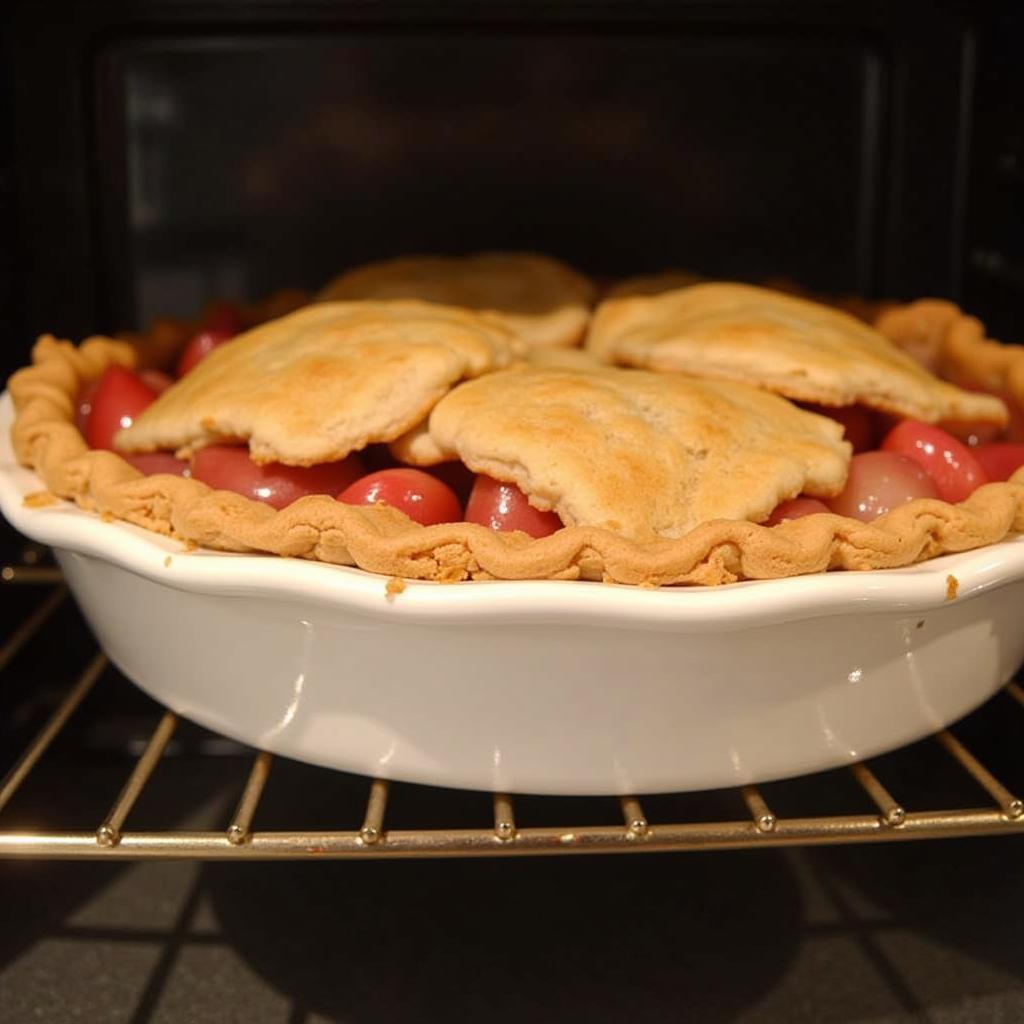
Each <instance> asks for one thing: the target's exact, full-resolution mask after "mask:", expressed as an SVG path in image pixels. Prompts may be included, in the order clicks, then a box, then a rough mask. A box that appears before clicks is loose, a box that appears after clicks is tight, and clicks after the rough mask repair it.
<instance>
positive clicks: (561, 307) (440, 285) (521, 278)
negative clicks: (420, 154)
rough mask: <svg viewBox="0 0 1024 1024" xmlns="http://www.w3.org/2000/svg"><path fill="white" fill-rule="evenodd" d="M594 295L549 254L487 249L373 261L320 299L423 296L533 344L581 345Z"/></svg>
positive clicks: (329, 287) (578, 276)
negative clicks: (486, 317) (478, 315)
mask: <svg viewBox="0 0 1024 1024" xmlns="http://www.w3.org/2000/svg"><path fill="white" fill-rule="evenodd" d="M594 296H595V289H594V286H593V285H592V284H591V283H590V281H589V280H588V279H587V278H585V277H584V276H583V275H582V274H579V273H577V272H576V271H575V270H573V269H572V268H571V267H568V266H566V264H564V263H562V262H560V261H559V260H555V259H552V258H551V257H550V256H541V255H538V254H536V253H518V252H481V253H475V254H473V255H470V256H406V257H403V258H401V259H394V260H384V261H382V262H380V263H369V264H366V265H365V266H362V267H356V268H355V269H353V270H348V271H346V272H345V273H344V274H342V275H341V276H340V277H337V278H335V279H334V280H333V281H332V282H331V283H330V284H328V285H327V286H326V287H325V288H324V289H323V290H322V291H321V292H320V294H319V295H318V296H317V299H318V300H319V301H338V300H353V299H422V300H423V301H426V302H439V303H442V304H444V305H448V306H463V307H465V308H467V309H473V310H477V311H480V312H485V313H488V314H490V315H491V316H493V317H495V318H496V319H498V320H500V321H501V322H502V323H503V324H504V325H505V326H506V327H507V328H508V329H509V330H510V331H511V332H512V333H513V334H514V335H515V336H516V337H517V338H519V339H520V340H521V341H522V342H523V344H525V345H527V346H530V347H533V346H552V345H553V346H571V345H576V344H579V342H580V340H581V339H582V337H583V333H584V331H585V330H586V327H587V321H588V319H589V318H590V307H591V306H592V305H593V303H594Z"/></svg>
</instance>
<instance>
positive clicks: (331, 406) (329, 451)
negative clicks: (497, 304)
mask: <svg viewBox="0 0 1024 1024" xmlns="http://www.w3.org/2000/svg"><path fill="white" fill-rule="evenodd" d="M511 346H512V338H511V336H510V335H509V334H508V332H507V331H506V330H505V328H504V327H502V326H501V324H498V323H496V322H494V321H493V320H490V319H488V318H487V317H485V316H481V315H479V314H476V313H473V312H470V311H468V310H464V309H451V308H448V307H445V306H439V305H434V304H432V303H425V302H413V301H406V302H331V303H319V304H317V305H313V306H307V307H305V308H303V309H300V310H299V311H298V312H296V313H292V314H290V315H289V316H286V317H282V318H281V319H280V320H273V321H271V322H270V323H267V324H264V325H263V326H262V327H257V328H256V329H255V330H252V331H248V332H247V333H245V334H242V335H239V336H238V337H237V338H234V339H232V340H231V341H229V342H227V343H226V344H224V345H221V346H219V347H218V348H216V349H215V350H214V351H213V352H211V353H210V355H208V356H207V357H206V358H205V359H204V360H203V361H202V362H201V363H199V365H198V366H196V368H195V369H194V370H192V371H191V373H189V374H188V375H187V376H186V377H184V378H182V380H180V381H179V382H178V383H177V384H175V385H174V386H173V387H172V388H169V389H168V390H167V391H165V392H164V393H163V394H162V395H161V396H160V397H159V398H158V399H157V400H156V401H155V402H154V403H153V404H152V405H151V406H150V407H149V408H148V409H146V411H145V412H144V413H143V414H142V415H141V416H140V417H139V418H138V419H137V420H136V421H135V423H134V424H133V425H132V426H131V427H129V428H128V429H127V430H122V431H121V432H120V433H119V434H118V436H117V441H116V443H117V446H118V448H119V449H120V450H121V451H124V452H148V451H155V450H159V449H175V450H178V451H183V450H184V451H188V450H192V449H195V448H200V447H203V446H204V445H208V444H215V443H217V442H220V441H248V443H249V450H250V454H251V456H252V458H253V460H254V461H256V462H263V463H265V462H283V463H286V464H287V465H291V466H309V465H313V464H315V463H318V462H331V461H334V460H335V459H342V458H344V457H345V456H346V455H348V454H349V452H352V451H356V450H358V449H360V448H363V447H365V446H366V445H367V444H369V443H371V442H374V441H391V440H394V438H396V437H399V436H400V435H401V434H403V433H405V432H406V431H407V430H409V429H410V428H411V427H413V426H414V425H415V424H416V423H418V422H421V421H422V420H423V419H424V417H425V416H426V415H427V413H428V412H429V411H430V410H431V409H432V408H433V406H434V405H435V403H436V402H437V401H438V400H439V399H440V398H442V397H443V396H444V395H445V393H446V392H447V391H448V389H449V388H450V387H451V386H452V385H453V384H456V383H457V382H458V381H460V380H463V379H465V378H467V377H476V376H478V375H479V374H481V373H486V372H488V371H489V370H494V369H498V368H500V367H502V366H505V365H507V364H508V362H509V360H510V358H511V351H512V349H511Z"/></svg>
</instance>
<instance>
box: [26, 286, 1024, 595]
mask: <svg viewBox="0 0 1024 1024" xmlns="http://www.w3.org/2000/svg"><path fill="white" fill-rule="evenodd" d="M695 295H696V298H694V296H695ZM726 299H728V302H727V301H726ZM808 307H809V308H808ZM670 309H671V310H674V311H675V312H674V313H673V314H672V315H669V313H668V310H670ZM676 314H678V315H676ZM744 324H745V325H746V326H745V327H744ZM877 328H878V329H877V330H874V329H872V328H871V327H869V326H867V325H865V324H863V323H859V322H858V321H856V320H852V318H849V317H847V316H845V315H844V314H842V313H838V312H836V311H835V310H832V309H827V308H825V307H822V306H819V305H817V304H814V303H811V302H808V301H806V300H802V299H793V298H792V297H789V296H783V295H774V294H772V293H770V292H769V293H767V294H766V293H765V290H764V289H757V288H749V287H747V286H737V285H715V284H699V285H695V286H691V287H687V288H684V289H682V290H679V289H675V290H672V291H669V292H666V293H663V294H662V295H656V296H652V297H645V296H633V297H620V298H615V299H610V300H608V301H607V302H606V303H605V305H604V306H603V307H602V309H601V310H599V312H598V314H597V317H596V321H595V324H594V327H593V329H592V330H591V333H590V339H589V342H588V350H587V351H567V352H537V351H534V350H527V351H525V352H523V351H522V346H521V343H520V340H519V339H517V338H516V337H515V336H513V334H512V332H511V331H510V329H509V327H508V323H507V321H505V320H503V319H502V318H501V317H498V316H495V315H493V314H492V313H488V312H486V311H484V312H481V311H479V310H471V309H465V308H456V307H446V306H443V305H439V304H436V303H435V302H423V301H416V300H408V299H396V300H385V299H359V300H350V301H332V302H326V301H325V302H320V303H314V304H313V305H310V306H308V307H304V308H302V309H300V310H298V311H296V312H293V313H290V314H288V315H286V316H284V317H281V318H278V319H276V320H273V321H270V322H268V323H267V324H264V325H262V326H259V327H257V328H255V329H253V330H249V331H247V332H245V333H243V334H241V335H239V336H238V337H237V338H235V339H233V340H231V341H227V342H225V343H224V344H223V345H221V347H219V348H216V349H214V351H213V352H212V353H211V354H210V355H208V356H206V358H205V359H204V360H203V361H202V362H200V363H199V364H198V365H197V366H196V368H195V369H193V370H192V371H191V372H190V373H188V374H187V375H186V376H185V377H183V378H182V379H181V380H180V381H179V382H178V383H177V384H175V385H174V386H173V387H171V388H169V390H167V391H166V392H165V393H164V394H163V395H162V396H161V397H159V398H157V399H156V400H155V401H153V402H152V404H150V405H149V406H148V408H146V409H145V410H144V411H143V412H142V413H141V415H139V416H138V417H137V418H136V420H135V423H134V424H133V425H132V426H130V427H129V428H128V429H127V430H125V431H122V433H121V434H120V435H119V436H118V438H117V440H116V445H117V448H118V450H119V451H120V452H121V453H124V454H123V455H122V454H118V453H117V452H115V451H113V450H96V449H90V448H89V447H88V445H87V444H86V442H85V440H84V438H83V435H82V433H80V431H79V429H78V428H77V427H76V425H75V422H74V420H75V414H76V406H77V405H78V400H79V395H80V394H81V392H82V389H83V388H87V387H89V386H90V385H91V384H92V383H94V382H96V381H100V383H101V387H102V382H103V381H106V380H108V379H109V378H110V374H111V373H112V372H113V371H112V370H111V369H110V367H111V365H112V364H118V365H119V366H122V367H130V366H132V365H133V364H134V362H135V360H136V358H137V349H136V348H135V347H133V346H132V345H129V344H126V343H124V342H118V341H114V340H111V339H105V338H95V339H90V340H87V341H86V342H84V343H83V344H82V345H81V346H74V345H72V344H71V343H69V342H62V341H58V340H56V339H54V338H52V337H44V338H42V339H40V341H39V342H38V343H37V345H36V346H35V349H34V350H33V365H32V366H31V367H28V368H26V369H24V370H21V371H19V372H18V373H16V374H15V375H14V377H12V379H11V381H10V392H11V395H12V398H13V400H14V404H15V409H16V419H15V424H14V427H13V431H12V437H13V442H14V447H15V451H16V454H17V457H18V459H19V461H20V462H21V463H22V464H24V465H26V466H29V467H31V468H33V469H35V470H36V472H37V473H38V474H39V476H40V477H41V478H42V480H43V482H44V484H45V486H46V488H47V489H48V491H49V492H50V493H51V494H52V495H54V496H56V497H59V498H64V499H69V500H72V501H74V502H76V503H77V504H79V505H80V506H81V507H82V508H85V509H87V510H91V511H94V512H97V513H101V514H103V515H105V516H114V517H117V518H120V519H124V520H126V521H128V522H131V523H135V524H137V525H140V526H143V527H145V528H147V529H151V530H155V531H157V532H160V533H164V534H167V535H170V536H173V537H177V538H179V539H181V540H182V541H184V542H186V543H187V544H192V545H201V546H204V547H207V548H211V549H215V550H223V551H240V552H265V553H270V554H277V555H284V556H288V557H301V558H311V559H318V560H321V561H326V562H331V563H336V564H342V565H356V566H359V567H361V568H363V569H366V570H368V571H371V572H377V573H381V574H384V575H386V576H388V577H394V576H397V577H403V578H410V579H426V580H437V581H441V582H455V581H460V580H467V579H495V578H497V579H545V578H547V579H586V580H604V581H608V582H616V583H625V584H635V585H645V586H658V585H670V584H718V583H727V582H733V581H735V580H741V579H764V578H777V577H781V576H792V575H797V574H801V573H808V572H820V571H824V570H827V569H877V568H888V567H896V566H902V565H908V564H911V563H913V562H916V561H920V560H922V559H926V558H931V557H933V556H935V555H938V554H941V553H944V552H952V551H962V550H967V549H970V548H975V547H979V546H982V545H985V544H990V543H993V542H995V541H997V540H1000V539H1002V538H1003V537H1005V536H1006V535H1007V534H1008V533H1011V532H1020V531H1022V530H1024V465H1022V467H1021V468H1019V469H1017V470H1016V472H1015V473H1014V474H1013V475H1012V476H1011V477H1010V479H1009V480H1008V482H1005V483H1002V482H997V483H987V484H984V485H983V486H979V487H976V489H974V490H973V493H971V494H970V496H969V497H967V498H966V499H965V500H963V501H962V502H960V503H958V504H953V503H950V502H949V501H945V500H940V499H938V498H935V497H919V498H917V500H912V501H909V502H908V503H906V504H901V505H899V506H898V507H893V508H892V510H891V511H888V512H886V513H885V514H883V515H881V516H880V517H879V518H877V519H875V520H874V521H872V522H862V521H860V520H858V519H853V518H847V517H845V516H842V515H837V514H834V513H831V512H828V511H827V510H825V511H821V512H820V514H813V515H806V516H804V517H803V518H795V519H791V520H789V521H781V522H779V523H778V525H765V523H766V522H772V519H770V518H769V517H770V516H775V515H776V514H777V513H778V511H779V508H778V507H776V506H779V503H780V502H785V501H787V500H788V499H794V498H797V496H799V498H798V500H799V501H803V502H811V503H816V502H817V501H819V500H820V499H822V498H824V499H828V500H829V501H834V500H835V499H833V498H832V497H831V496H834V495H836V494H837V492H839V491H840V490H841V489H843V488H844V485H845V483H846V480H847V471H848V467H849V466H850V465H852V463H851V453H850V445H849V444H848V443H847V442H846V441H844V440H843V438H842V434H843V427H842V426H841V425H840V424H839V423H838V422H836V420H835V419H834V418H833V417H831V416H823V415H819V414H817V413H814V412H810V411H807V410H805V409H802V408H800V407H798V406H796V405H794V404H793V403H792V402H790V401H789V400H788V398H787V397H783V395H785V394H786V392H787V390H789V391H792V390H793V388H794V385H793V381H796V380H802V381H803V386H804V390H801V392H800V394H799V395H793V396H792V397H798V398H800V399H801V400H806V401H815V402H818V403H820V404H828V403H829V402H833V403H849V402H851V401H857V402H859V403H861V404H862V405H863V404H872V403H873V407H874V408H877V409H882V410H885V411H886V412H895V413H897V414H899V415H903V416H907V415H910V416H916V417H917V418H919V419H929V418H930V419H932V420H949V419H951V418H964V419H972V420H974V421H976V422H980V423H982V424H988V425H990V426H993V429H998V424H999V423H1001V422H1002V421H1003V420H1004V419H1005V417H1006V409H1005V406H1004V405H1003V404H1002V402H1000V401H999V400H998V399H997V398H994V397H992V396H991V395H986V394H979V393H975V392H969V391H965V390H961V389H960V388H957V387H954V386H953V385H951V384H949V383H946V382H943V381H940V380H937V379H935V378H933V377H932V376H931V375H930V374H929V373H928V372H927V371H926V370H924V369H922V368H921V367H920V366H919V365H918V364H917V363H916V362H915V361H914V360H913V359H911V357H910V356H908V355H906V354H905V353H904V351H903V348H904V347H907V348H913V347H914V346H917V348H918V349H921V348H927V349H928V350H929V353H930V355H929V358H930V360H931V362H932V364H933V365H936V366H938V367H940V368H944V372H946V370H948V371H949V376H951V377H954V378H955V379H958V380H961V382H962V383H965V384H969V385H970V386H985V387H987V388H988V389H990V390H993V391H996V392H1001V393H1006V394H1007V395H1010V396H1012V397H1013V398H1014V400H1015V402H1016V403H1020V402H1021V400H1022V399H1024V350H1021V349H1019V348H1014V347H1013V346H1000V345H997V344H996V343H994V342H991V341H989V340H988V339H986V338H985V336H984V330H983V328H982V327H981V325H980V324H979V323H978V322H977V321H975V320H972V319H971V318H969V317H966V316H964V315H963V314H962V313H961V312H960V311H959V310H958V309H956V307H953V306H951V305H950V304H943V303H934V302H933V303H932V304H931V305H929V304H928V303H924V304H911V305H909V306H906V307H896V308H893V309H889V310H887V311H885V312H884V313H882V314H881V315H880V318H879V321H878V324H877ZM716 331H717V332H718V333H717V334H716V333H715V332H716ZM694 338H699V339H700V340H701V342H702V343H703V344H704V349H703V351H704V358H703V360H700V361H698V360H697V358H696V355H695V353H697V352H699V351H701V346H700V345H698V344H696V342H695V341H694ZM814 338H819V339H820V344H819V345H818V346H817V347H815V346H814V345H813V344H812V339H814ZM730 347H735V348H736V349H738V350H739V351H740V352H741V354H742V356H743V359H740V360H736V361H734V362H733V363H730V362H729V358H730V357H729V356H728V355H723V354H722V353H723V352H728V350H729V349H730ZM662 351H664V353H671V352H675V353H676V358H675V360H668V361H663V359H662V355H661V353H662ZM679 353H682V355H679ZM773 353H775V355H774V356H773ZM666 358H667V357H666ZM801 359H802V360H803V362H802V364H800V360H801ZM601 360H605V361H606V362H602V361H601ZM631 360H636V361H637V362H644V364H645V366H646V368H633V367H632V366H629V365H626V366H622V365H609V363H629V362H630V361H631ZM744 360H746V362H744ZM681 362H685V363H686V365H685V366H682V365H680V363H681ZM648 364H649V365H648ZM798 364H799V365H798ZM723 367H732V368H735V367H740V368H741V369H735V371H734V372H733V370H732V369H731V370H730V372H725V371H724V370H723ZM666 369H669V370H670V371H671V372H659V371H663V370H666ZM798 370H799V372H798ZM968 371H970V373H971V374H973V375H974V377H973V379H966V375H967V374H968ZM118 372H120V373H125V371H124V370H121V371H118ZM129 376H130V375H129ZM730 377H732V378H733V379H729V378H730ZM978 378H981V379H978ZM773 392H780V393H773ZM930 429H931V428H930ZM225 444H227V445H228V446H229V447H228V450H229V451H231V452H234V453H236V454H238V453H242V461H243V462H245V463H246V464H251V465H253V466H255V467H256V471H259V472H263V471H264V470H265V471H267V472H271V473H272V472H274V471H275V470H274V467H275V466H277V467H280V466H284V467H285V469H288V470H289V471H290V472H305V470H299V469H293V468H292V467H313V468H314V469H319V468H321V467H322V466H324V465H328V464H331V460H339V459H341V460H346V459H348V460H351V459H353V458H358V457H359V456H360V454H361V455H362V457H364V458H365V459H366V460H367V466H369V465H370V464H371V462H372V460H380V459H383V458H389V459H390V458H392V456H389V455H388V446H389V445H390V448H391V451H392V452H398V453H399V455H400V456H402V461H403V462H406V463H411V464H417V463H418V464H419V465H425V466H433V465H435V464H437V465H439V468H438V469H437V470H431V472H432V473H434V472H436V473H438V474H440V473H441V472H442V471H444V470H445V461H446V460H447V462H449V463H462V467H461V468H460V467H458V466H457V465H456V466H455V469H456V470H458V472H459V473H463V474H469V473H475V474H479V476H478V477H477V482H478V483H479V481H480V480H486V479H490V480H492V482H493V481H497V482H498V484H499V485H500V487H503V488H507V489H510V491H511V492H512V493H514V494H518V495H519V497H520V498H521V499H522V500H523V501H524V502H526V501H528V502H529V506H527V507H532V508H533V509H534V510H535V514H536V515H538V516H544V515H546V516H548V517H549V519H552V520H554V525H552V526H550V528H549V529H548V530H547V533H546V535H541V534H538V535H536V536H529V535H528V534H527V533H524V532H519V531H512V532H502V531H500V530H495V529H491V528H488V526H485V525H480V523H481V521H480V520H479V519H477V520H475V521H471V522H467V521H458V522H454V521H450V520H449V519H445V520H443V521H438V522H436V523H435V524H434V525H427V526H424V525H421V524H420V523H419V522H416V521H413V519H411V518H410V516H409V515H407V514H405V513H404V512H403V511H400V509H399V508H398V507H396V506H393V505H390V504H351V503H349V502H348V500H347V499H346V500H337V499H336V496H335V495H334V494H331V493H309V494H307V496H304V497H300V498H298V500H294V501H292V502H291V503H289V504H287V505H286V507H283V508H280V509H276V508H272V507H270V505H268V504H266V503H264V502H263V501H256V500H252V499H251V498H248V497H244V496H243V495H242V494H241V493H233V492H232V491H230V490H223V489H221V490H217V489H214V488H212V487H210V486H208V485H207V484H206V483H204V482H202V481H201V480H200V479H195V478H186V477H182V476H175V475H170V474H168V473H165V472H155V473H151V474H146V473H143V472H140V471H139V470H138V469H136V468H135V466H134V465H130V464H129V462H128V461H126V459H127V458H133V459H134V458H137V456H132V455H131V454H130V453H131V452H136V453H138V452H160V453H164V454H163V456H162V457H164V458H166V459H168V460H170V461H172V462H173V461H174V460H173V458H172V456H171V453H172V452H177V453H178V455H179V456H187V457H190V458H191V459H192V460H193V461H192V465H193V467H196V466H198V463H199V459H200V457H201V456H202V455H203V454H204V452H206V451H208V450H213V449H215V448H217V447H218V446H224V445H225ZM245 445H247V446H248V451H249V452H250V453H251V458H246V457H245V455H244V453H245V451H246V449H245V447H243V446H245ZM371 456H372V459H371ZM854 458H857V456H854ZM137 464H138V463H136V465H137ZM403 472H404V470H403ZM408 472H415V470H409V471H408ZM370 475H371V476H372V474H370ZM446 486H447V485H446ZM474 492H475V489H474ZM346 493H347V491H346ZM58 507H59V506H58ZM779 507H781V506H779ZM773 510H774V511H773ZM555 513H557V518H556V516H555ZM38 514H39V515H46V514H53V512H52V508H47V507H42V506H41V507H39V509H38ZM465 514H466V516H467V517H469V516H470V513H469V511H468V510H467V512H466V513H465Z"/></svg>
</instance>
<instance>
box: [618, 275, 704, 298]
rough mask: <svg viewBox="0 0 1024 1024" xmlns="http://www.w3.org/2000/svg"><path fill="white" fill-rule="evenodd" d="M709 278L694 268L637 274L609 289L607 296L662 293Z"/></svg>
mask: <svg viewBox="0 0 1024 1024" xmlns="http://www.w3.org/2000/svg"><path fill="white" fill-rule="evenodd" d="M706 280H707V278H706V277H703V276H702V275H700V274H695V273H694V272H693V271H692V270H659V271H656V272H655V273H653V274H637V275H636V276H635V277H624V278H622V280H620V281H616V282H615V284H613V285H612V286H611V288H609V289H608V291H607V293H606V295H605V298H608V299H620V298H626V297H628V296H632V295H661V294H662V293H663V292H671V291H675V290H676V289H677V288H689V287H690V286H691V285H695V284H701V283H702V282H704V281H706Z"/></svg>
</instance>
